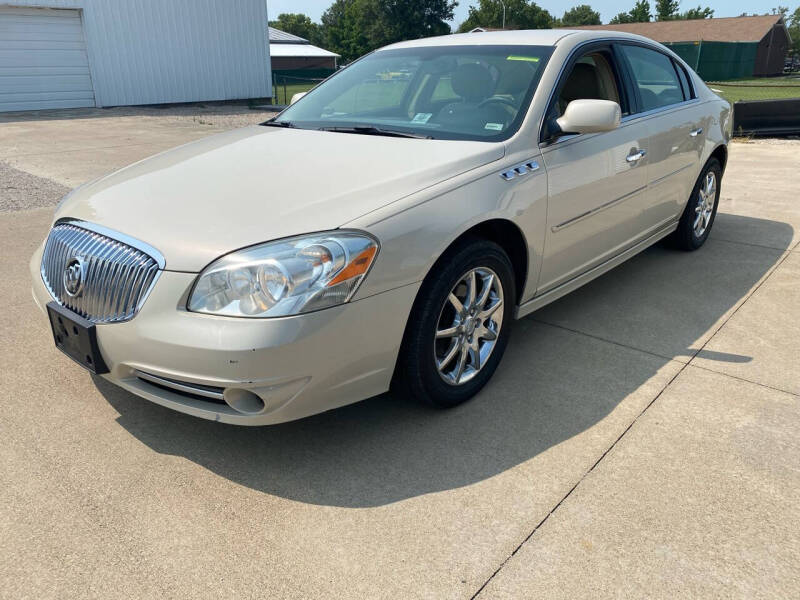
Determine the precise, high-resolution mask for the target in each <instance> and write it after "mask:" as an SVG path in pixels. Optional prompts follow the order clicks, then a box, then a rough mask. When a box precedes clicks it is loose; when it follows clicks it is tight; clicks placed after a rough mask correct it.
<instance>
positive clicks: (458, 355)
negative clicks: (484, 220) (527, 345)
mask: <svg viewBox="0 0 800 600" xmlns="http://www.w3.org/2000/svg"><path fill="white" fill-rule="evenodd" d="M515 297H516V290H515V287H514V275H513V270H512V266H511V261H510V260H509V258H508V256H507V255H506V253H505V252H504V251H503V249H502V248H501V247H500V246H498V245H497V244H495V243H493V242H489V241H486V240H471V241H467V242H465V243H462V244H460V245H459V246H457V247H455V248H453V249H451V250H450V251H449V252H448V253H447V254H446V255H445V256H443V257H442V259H441V260H439V262H438V263H437V265H436V266H435V267H434V269H433V270H432V272H431V273H430V274H429V276H428V277H427V278H426V280H425V282H424V283H423V285H422V288H420V292H419V294H418V296H417V300H416V301H415V302H414V307H413V308H412V310H411V315H410V317H409V321H408V325H407V326H406V333H405V336H404V339H403V345H402V348H401V349H400V356H399V358H398V365H397V370H396V373H395V387H401V388H402V389H404V390H405V391H406V392H407V393H409V394H410V395H411V396H413V397H414V398H416V399H417V400H419V401H421V402H423V403H425V404H429V405H432V406H436V407H440V408H446V407H452V406H456V405H458V404H461V403H462V402H465V401H466V400H468V399H469V398H471V397H472V396H474V395H475V394H476V393H477V392H478V391H479V390H480V389H481V388H482V387H483V386H484V385H486V383H487V382H488V381H489V379H490V378H491V376H492V374H493V373H494V371H495V369H497V365H498V364H499V363H500V359H501V358H502V356H503V352H504V351H505V348H506V345H507V344H508V337H509V333H510V328H511V320H512V310H513V307H514V305H515V304H516V302H515V300H514V298H515Z"/></svg>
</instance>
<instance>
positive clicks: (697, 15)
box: [678, 6, 714, 21]
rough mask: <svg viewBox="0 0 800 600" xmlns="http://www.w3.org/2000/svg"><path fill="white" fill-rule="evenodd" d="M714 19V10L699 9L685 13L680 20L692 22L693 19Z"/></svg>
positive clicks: (692, 9) (691, 9)
mask: <svg viewBox="0 0 800 600" xmlns="http://www.w3.org/2000/svg"><path fill="white" fill-rule="evenodd" d="M713 17H714V10H713V9H711V8H708V7H707V6H706V7H705V8H701V7H699V6H698V7H697V8H690V9H689V10H687V11H686V12H685V13H683V14H681V15H680V16H679V17H678V18H679V19H684V20H687V21H690V20H692V19H711V18H713Z"/></svg>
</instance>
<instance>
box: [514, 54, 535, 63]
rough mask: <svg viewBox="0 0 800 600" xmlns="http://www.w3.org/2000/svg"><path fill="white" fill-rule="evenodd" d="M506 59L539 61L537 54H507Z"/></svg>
mask: <svg viewBox="0 0 800 600" xmlns="http://www.w3.org/2000/svg"><path fill="white" fill-rule="evenodd" d="M506 60H524V61H526V62H539V57H538V56H519V55H517V54H512V55H511V56H507V57H506Z"/></svg>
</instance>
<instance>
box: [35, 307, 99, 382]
mask: <svg viewBox="0 0 800 600" xmlns="http://www.w3.org/2000/svg"><path fill="white" fill-rule="evenodd" d="M47 316H48V317H49V318H50V329H51V330H52V331H53V341H54V342H55V344H56V348H58V349H59V350H61V351H62V352H63V353H64V354H66V355H67V356H69V357H70V358H71V359H72V360H74V361H75V362H76V363H78V364H79V365H80V366H82V367H83V368H84V369H86V370H87V371H90V372H92V373H94V374H96V375H101V374H103V373H108V367H107V366H106V363H105V361H104V360H103V356H102V355H101V354H100V348H99V347H98V345H97V327H96V326H95V324H94V323H92V322H91V321H88V320H86V319H84V318H83V317H82V316H80V315H79V314H76V313H74V312H72V311H71V310H69V309H67V308H64V307H63V306H61V305H59V304H57V303H56V302H50V303H49V304H48V305H47Z"/></svg>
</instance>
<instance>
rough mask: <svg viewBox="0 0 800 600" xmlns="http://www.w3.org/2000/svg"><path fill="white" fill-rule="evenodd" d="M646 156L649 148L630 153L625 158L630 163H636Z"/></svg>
mask: <svg viewBox="0 0 800 600" xmlns="http://www.w3.org/2000/svg"><path fill="white" fill-rule="evenodd" d="M645 156H647V150H637V151H636V152H635V153H634V154H628V156H627V158H626V159H625V160H627V161H628V162H629V163H635V162H639V161H640V160H642V159H643V158H644V157H645Z"/></svg>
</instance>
